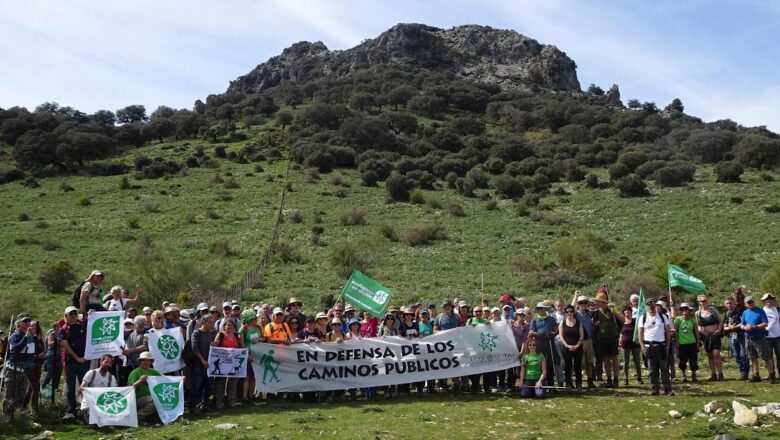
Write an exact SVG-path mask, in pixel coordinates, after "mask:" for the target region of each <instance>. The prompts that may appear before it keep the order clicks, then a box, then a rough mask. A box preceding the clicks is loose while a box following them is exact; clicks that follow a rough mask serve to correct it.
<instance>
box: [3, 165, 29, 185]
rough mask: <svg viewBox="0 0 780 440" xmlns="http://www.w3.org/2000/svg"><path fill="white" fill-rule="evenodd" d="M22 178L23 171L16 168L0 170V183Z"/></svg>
mask: <svg viewBox="0 0 780 440" xmlns="http://www.w3.org/2000/svg"><path fill="white" fill-rule="evenodd" d="M22 179H24V171H22V170H20V169H18V168H14V169H12V170H8V171H2V172H0V185H2V184H5V183H11V182H16V181H17V180H22Z"/></svg>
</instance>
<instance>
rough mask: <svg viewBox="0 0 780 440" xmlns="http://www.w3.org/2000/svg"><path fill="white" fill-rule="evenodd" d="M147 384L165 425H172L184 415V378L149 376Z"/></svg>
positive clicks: (158, 413)
mask: <svg viewBox="0 0 780 440" xmlns="http://www.w3.org/2000/svg"><path fill="white" fill-rule="evenodd" d="M146 383H147V384H148V385H149V391H151V394H152V400H153V401H154V407H155V408H157V415H159V416H160V421H162V423H163V425H168V424H170V423H172V422H173V421H174V420H176V419H178V418H179V416H181V415H183V414H184V377H182V376H149V377H147V378H146Z"/></svg>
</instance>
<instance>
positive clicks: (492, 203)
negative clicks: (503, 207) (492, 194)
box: [484, 199, 498, 211]
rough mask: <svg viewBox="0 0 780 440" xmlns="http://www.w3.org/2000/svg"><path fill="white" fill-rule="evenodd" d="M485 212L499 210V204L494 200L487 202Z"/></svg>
mask: <svg viewBox="0 0 780 440" xmlns="http://www.w3.org/2000/svg"><path fill="white" fill-rule="evenodd" d="M484 206H485V211H493V210H495V209H497V208H498V202H496V201H495V200H493V199H490V200H488V201H486V202H485V205H484Z"/></svg>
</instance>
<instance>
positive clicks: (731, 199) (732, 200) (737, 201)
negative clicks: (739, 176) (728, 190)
mask: <svg viewBox="0 0 780 440" xmlns="http://www.w3.org/2000/svg"><path fill="white" fill-rule="evenodd" d="M744 201H745V199H743V198H742V197H738V196H731V197H729V203H733V204H735V205H741V204H742V202H744Z"/></svg>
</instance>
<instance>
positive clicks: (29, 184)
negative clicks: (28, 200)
mask: <svg viewBox="0 0 780 440" xmlns="http://www.w3.org/2000/svg"><path fill="white" fill-rule="evenodd" d="M22 185H24V186H25V187H26V188H30V189H35V188H40V187H41V184H39V183H38V181H37V180H35V178H34V177H32V176H30V177H28V178H26V179H24V182H22Z"/></svg>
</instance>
